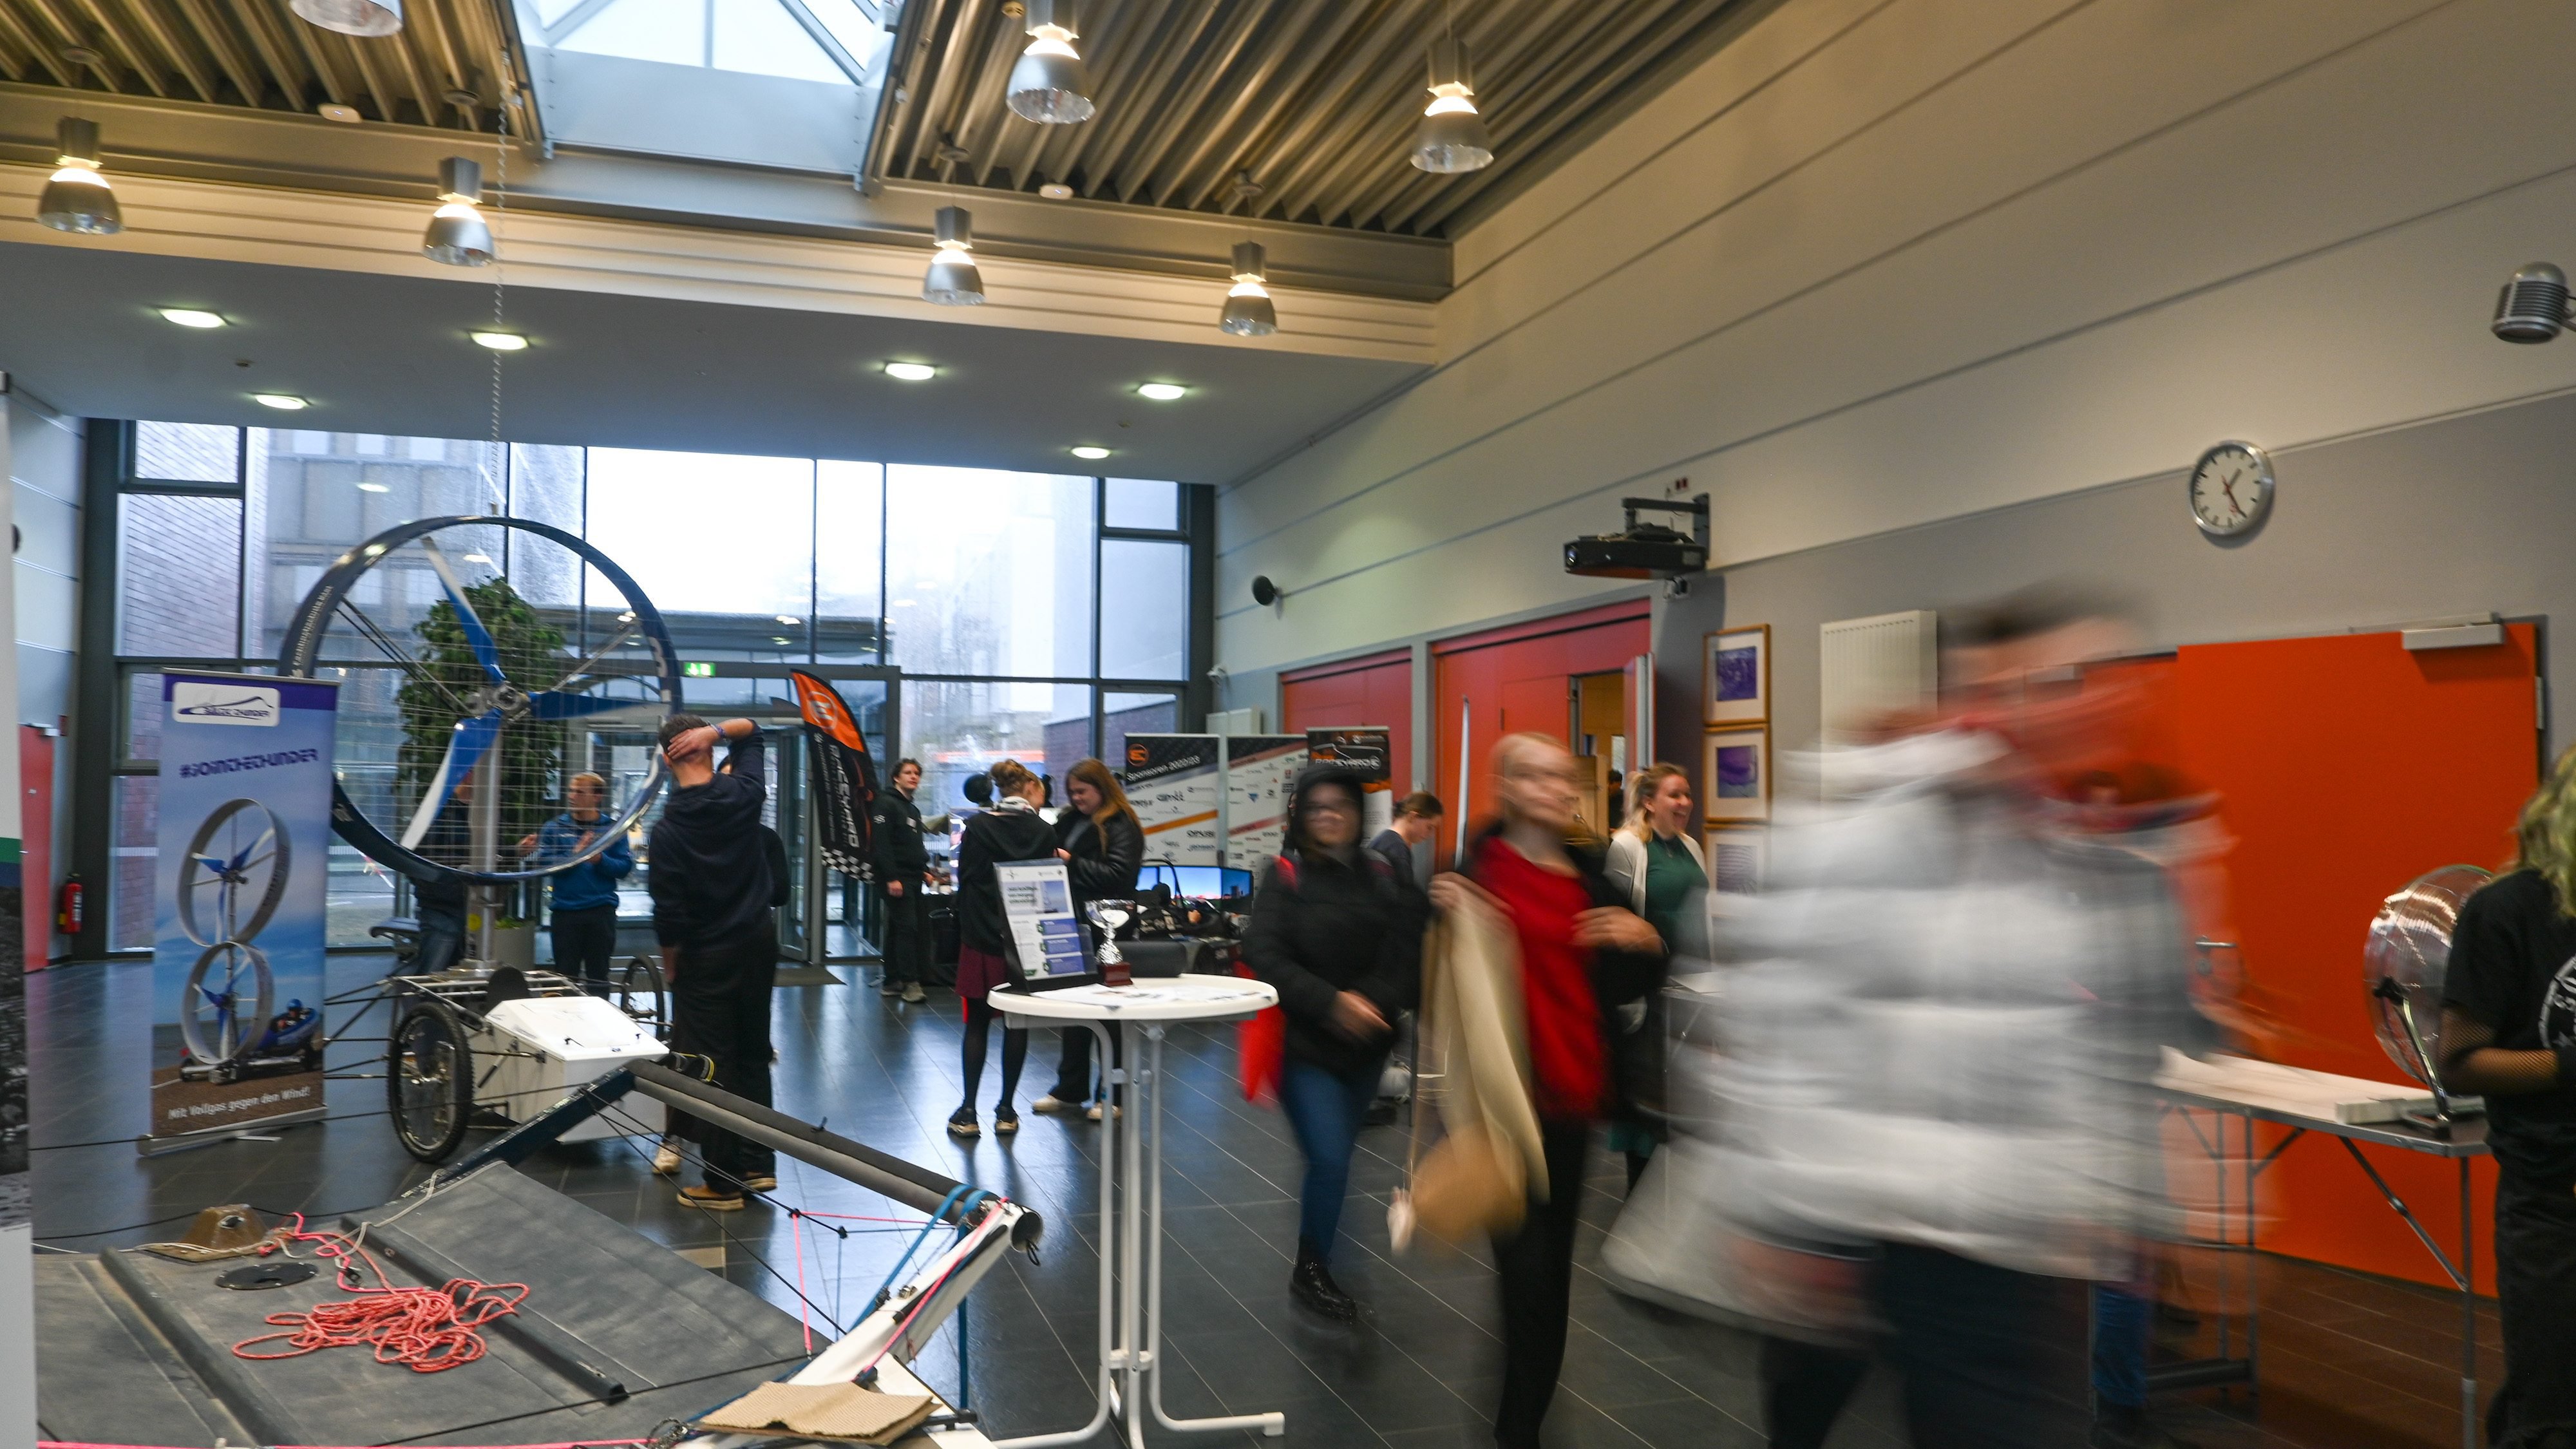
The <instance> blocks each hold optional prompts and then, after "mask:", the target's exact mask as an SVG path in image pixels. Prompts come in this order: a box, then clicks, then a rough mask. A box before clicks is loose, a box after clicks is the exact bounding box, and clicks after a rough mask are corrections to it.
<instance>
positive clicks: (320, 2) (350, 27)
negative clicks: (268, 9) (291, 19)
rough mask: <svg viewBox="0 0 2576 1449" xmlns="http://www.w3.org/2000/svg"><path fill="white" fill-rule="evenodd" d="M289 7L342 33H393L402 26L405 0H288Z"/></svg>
mask: <svg viewBox="0 0 2576 1449" xmlns="http://www.w3.org/2000/svg"><path fill="white" fill-rule="evenodd" d="M286 8H287V9H289V10H292V11H294V12H295V13H296V14H297V15H300V16H302V17H303V18H304V19H305V20H307V21H309V22H311V23H312V24H315V25H318V26H320V27H322V28H323V29H324V30H334V31H338V32H339V33H340V34H342V35H392V34H394V33H395V32H396V31H399V30H401V29H402V20H403V16H402V0H288V4H287V7H286Z"/></svg>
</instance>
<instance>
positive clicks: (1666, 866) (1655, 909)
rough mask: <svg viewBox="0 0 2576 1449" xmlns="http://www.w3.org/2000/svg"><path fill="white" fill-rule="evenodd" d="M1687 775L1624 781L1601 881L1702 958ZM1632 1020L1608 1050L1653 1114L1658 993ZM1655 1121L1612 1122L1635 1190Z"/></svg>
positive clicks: (1658, 1102) (1641, 774) (1699, 875)
mask: <svg viewBox="0 0 2576 1449" xmlns="http://www.w3.org/2000/svg"><path fill="white" fill-rule="evenodd" d="M1691 824H1692V820H1691V787H1690V775H1689V774H1688V773H1687V772H1685V771H1684V770H1683V769H1682V767H1681V766H1679V765H1668V764H1656V765H1649V766H1647V767H1646V768H1645V769H1642V770H1639V771H1638V772H1637V773H1636V774H1635V775H1634V776H1632V777H1631V778H1630V779H1629V781H1628V823H1627V824H1625V825H1622V826H1620V827H1619V830H1618V833H1616V834H1615V835H1613V836H1611V837H1610V856H1609V859H1608V861H1607V862H1605V864H1604V874H1606V875H1608V876H1609V877H1610V881H1611V883H1612V884H1614V885H1616V886H1618V887H1619V888H1620V889H1622V890H1625V891H1626V892H1627V893H1628V907H1629V909H1631V910H1633V911H1635V912H1636V913H1637V914H1638V915H1640V916H1643V917H1645V918H1646V922H1647V924H1649V925H1651V926H1653V927H1654V928H1655V930H1656V931H1657V932H1658V933H1659V934H1661V935H1662V936H1663V938H1664V940H1665V941H1666V943H1668V944H1669V945H1670V946H1671V947H1672V954H1673V955H1675V956H1700V955H1705V954H1706V952H1707V938H1708V930H1707V927H1706V924H1705V922H1704V921H1703V919H1702V911H1703V903H1702V895H1703V893H1704V892H1706V891H1707V889H1708V861H1707V860H1706V859H1705V858H1704V857H1702V856H1701V854H1700V849H1699V842H1698V841H1696V840H1693V839H1692V838H1691V833H1690V832H1691ZM1639 1006H1640V1007H1642V1008H1643V1009H1642V1010H1641V1011H1639V1012H1638V1014H1637V1017H1636V1019H1635V1020H1633V1021H1631V1020H1628V1019H1626V1018H1625V1017H1624V1016H1623V1017H1622V1019H1621V1020H1620V1022H1619V1025H1620V1027H1621V1028H1622V1030H1621V1033H1620V1039H1619V1041H1618V1042H1616V1043H1615V1044H1614V1045H1613V1047H1612V1053H1613V1056H1614V1058H1615V1061H1616V1064H1617V1066H1618V1069H1619V1071H1620V1073H1621V1075H1622V1077H1623V1078H1624V1079H1625V1080H1626V1081H1627V1082H1628V1084H1629V1090H1628V1094H1627V1095H1628V1096H1629V1097H1630V1098H1631V1099H1632V1100H1635V1101H1637V1102H1639V1103H1640V1104H1642V1105H1644V1106H1645V1107H1646V1108H1647V1109H1648V1111H1649V1112H1650V1113H1655V1114H1657V1115H1658V1116H1659V1115H1660V1109H1661V1108H1662V1105H1663V1080H1664V1004H1663V993H1662V992H1660V991H1657V992H1652V993H1649V994H1648V995H1647V997H1646V999H1645V1000H1644V1001H1643V1002H1641V1003H1639ZM1662 1135H1663V1128H1662V1125H1661V1123H1660V1122H1659V1121H1626V1120H1623V1121H1616V1122H1613V1123H1611V1124H1610V1145H1611V1146H1613V1147H1616V1148H1619V1149H1621V1150H1623V1151H1625V1152H1626V1153H1627V1154H1628V1185H1629V1186H1631V1187H1634V1186H1636V1184H1637V1178H1638V1176H1639V1174H1641V1173H1643V1172H1644V1171H1645V1170H1646V1159H1647V1158H1648V1157H1650V1156H1652V1155H1653V1154H1654V1150H1655V1143H1656V1142H1657V1141H1658V1140H1660V1139H1661V1137H1662Z"/></svg>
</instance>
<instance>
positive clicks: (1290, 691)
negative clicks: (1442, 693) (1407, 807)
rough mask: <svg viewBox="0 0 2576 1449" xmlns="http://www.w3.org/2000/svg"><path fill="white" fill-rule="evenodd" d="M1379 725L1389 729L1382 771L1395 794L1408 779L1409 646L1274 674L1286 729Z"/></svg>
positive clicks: (1410, 720) (1410, 765) (1410, 759)
mask: <svg viewBox="0 0 2576 1449" xmlns="http://www.w3.org/2000/svg"><path fill="white" fill-rule="evenodd" d="M1353 725H1384V726H1385V727H1386V728H1387V730H1388V731H1389V732H1390V733H1391V734H1392V735H1393V739H1394V744H1393V748H1392V749H1391V750H1390V751H1389V753H1388V757H1387V767H1388V768H1387V775H1388V777H1389V778H1390V779H1391V780H1392V781H1393V782H1394V784H1395V789H1396V791H1397V793H1398V794H1402V793H1404V792H1406V791H1409V790H1411V789H1413V788H1414V785H1413V651H1412V650H1410V649H1405V650H1399V651H1397V652H1394V653H1389V654H1372V655H1370V656H1368V657H1367V658H1365V659H1344V660H1337V661H1335V662H1334V663H1331V664H1318V665H1316V666H1315V667H1314V668H1312V669H1298V670H1292V671H1290V672H1289V673H1286V674H1283V675H1281V676H1279V727H1280V728H1281V729H1283V730H1285V731H1287V732H1288V733H1290V734H1292V735H1293V734H1302V733H1304V732H1305V731H1307V730H1319V729H1328V728H1332V727H1335V726H1344V727H1347V726H1353Z"/></svg>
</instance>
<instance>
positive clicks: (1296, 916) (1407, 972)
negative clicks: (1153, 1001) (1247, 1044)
mask: <svg viewBox="0 0 2576 1449" xmlns="http://www.w3.org/2000/svg"><path fill="white" fill-rule="evenodd" d="M1366 788H1367V787H1366V785H1365V784H1364V783H1363V782H1362V781H1361V779H1360V776H1359V774H1358V772H1357V771H1355V770H1352V769H1351V768H1350V767H1349V766H1347V765H1342V764H1338V763H1334V762H1329V761H1327V762H1322V763H1317V764H1313V765H1309V766H1307V767H1306V769H1305V770H1304V772H1302V773H1301V774H1299V775H1298V777H1297V784H1296V788H1295V790H1294V791H1293V792H1292V793H1291V794H1290V796H1289V801H1288V848H1287V850H1286V851H1285V852H1284V853H1282V854H1281V855H1280V857H1279V858H1278V859H1277V860H1275V861H1273V862H1272V863H1271V866H1270V870H1269V873H1268V874H1267V875H1266V876H1265V877H1264V878H1263V879H1262V882H1261V889H1260V891H1259V892H1258V893H1257V894H1256V895H1254V897H1253V900H1252V920H1251V924H1250V925H1249V926H1248V927H1247V928H1246V930H1245V933H1244V941H1243V956H1244V960H1245V962H1246V964H1248V965H1250V966H1251V967H1252V970H1253V973H1254V974H1255V975H1257V976H1259V977H1260V978H1261V979H1262V980H1264V981H1267V982H1269V983H1270V984H1271V985H1272V986H1275V987H1277V988H1278V990H1279V1006H1280V1009H1281V1010H1282V1011H1284V1012H1286V1013H1287V1017H1288V1050H1287V1061H1286V1063H1285V1064H1284V1065H1283V1067H1282V1069H1281V1071H1280V1079H1279V1105H1280V1107H1281V1109H1282V1110H1284V1111H1285V1112H1287V1114H1288V1124H1289V1126H1290V1128H1291V1129H1293V1130H1294V1131H1295V1132H1296V1134H1297V1146H1298V1149H1299V1150H1300V1151H1301V1152H1303V1153H1304V1154H1305V1156H1306V1182H1305V1187H1304V1189H1303V1192H1302V1195H1301V1197H1302V1201H1301V1205H1300V1208H1299V1215H1298V1226H1297V1266H1296V1267H1295V1269H1294V1270H1292V1271H1291V1273H1290V1275H1289V1278H1288V1296H1289V1299H1290V1301H1291V1302H1294V1303H1295V1304H1296V1305H1297V1306H1299V1307H1300V1308H1303V1309H1305V1310H1307V1311H1308V1312H1310V1313H1314V1314H1316V1315H1317V1316H1319V1317H1322V1318H1324V1319H1327V1320H1329V1321H1331V1322H1335V1323H1351V1322H1354V1321H1356V1320H1357V1319H1358V1317H1359V1305H1358V1304H1357V1303H1356V1302H1354V1301H1353V1300H1352V1298H1351V1296H1350V1295H1349V1294H1347V1293H1345V1292H1343V1291H1342V1289H1341V1286H1340V1285H1339V1284H1337V1283H1335V1282H1334V1281H1333V1274H1332V1256H1333V1244H1334V1241H1335V1239H1336V1238H1337V1237H1338V1236H1339V1235H1340V1230H1341V1221H1342V1199H1343V1197H1344V1196H1345V1195H1346V1193H1347V1192H1348V1189H1349V1186H1350V1177H1351V1152H1352V1150H1353V1148H1354V1147H1355V1146H1356V1145H1357V1143H1358V1140H1359V1131H1360V1126H1361V1122H1362V1119H1363V1118H1364V1117H1365V1116H1366V1115H1367V1112H1368V1108H1369V1103H1370V1101H1371V1100H1372V1099H1373V1098H1375V1097H1376V1095H1377V1084H1378V1076H1379V1073H1380V1072H1382V1071H1383V1070H1384V1069H1385V1066H1386V1055H1387V1049H1388V1048H1389V1047H1390V1046H1391V1045H1392V1044H1393V1042H1394V1039H1395V1034H1394V1030H1393V1027H1392V1025H1391V1023H1393V1022H1394V1020H1395V1019H1396V1016H1397V1014H1398V1013H1400V1012H1402V1011H1403V1010H1405V1009H1406V1008H1407V1007H1409V1006H1411V1005H1413V1003H1414V999H1415V997H1416V995H1417V994H1418V990H1419V987H1420V984H1421V961H1422V926H1423V919H1424V902H1423V898H1422V896H1421V895H1420V894H1419V893H1418V892H1416V891H1415V890H1413V889H1412V887H1411V886H1410V884H1409V883H1406V882H1403V881H1399V880H1398V879H1397V878H1396V873H1395V867H1394V865H1393V864H1392V863H1390V862H1389V861H1388V860H1387V859H1386V858H1385V857H1384V856H1381V855H1379V854H1378V853H1377V852H1376V851H1373V850H1366V849H1363V848H1362V847H1361V845H1360V801H1361V798H1362V793H1363V791H1365V789H1366Z"/></svg>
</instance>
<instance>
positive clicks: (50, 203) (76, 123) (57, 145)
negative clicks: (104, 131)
mask: <svg viewBox="0 0 2576 1449" xmlns="http://www.w3.org/2000/svg"><path fill="white" fill-rule="evenodd" d="M54 152H55V155H56V157H57V158H58V159H57V161H56V163H55V164H56V165H58V166H59V167H60V168H61V169H60V170H58V171H56V172H55V173H54V174H53V178H52V179H51V180H49V181H47V182H46V183H45V190H44V193H43V194H42V195H41V196H39V197H38V198H37V199H36V220H38V221H40V222H43V223H44V224H45V225H47V226H50V227H52V228H53V229H54V230H56V231H68V232H77V233H79V234H81V235H83V236H114V235H115V234H116V233H118V232H121V231H123V230H125V216H124V214H123V213H122V212H119V211H118V210H117V209H116V192H115V191H114V190H112V189H111V188H110V187H109V186H108V184H107V178H106V177H104V176H101V175H99V174H98V161H99V151H98V122H96V121H83V120H77V119H75V118H73V117H70V116H65V117H63V118H62V120H60V121H58V122H56V123H55V125H54Z"/></svg>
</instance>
